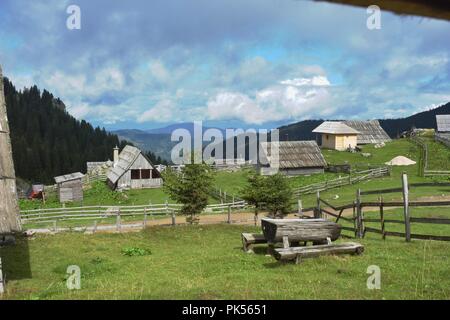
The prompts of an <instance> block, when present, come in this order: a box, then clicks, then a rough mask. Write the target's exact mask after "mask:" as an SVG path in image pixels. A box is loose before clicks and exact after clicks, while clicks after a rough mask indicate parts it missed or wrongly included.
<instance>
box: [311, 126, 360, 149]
mask: <svg viewBox="0 0 450 320" xmlns="http://www.w3.org/2000/svg"><path fill="white" fill-rule="evenodd" d="M312 132H314V133H319V134H321V135H322V136H321V138H322V143H321V146H322V148H325V149H334V150H339V151H343V150H347V149H348V148H351V149H353V148H355V147H356V145H357V139H358V133H359V132H358V131H357V130H355V129H353V128H351V127H349V126H348V125H346V124H344V123H342V122H340V121H325V122H323V123H322V124H321V125H320V126H318V127H317V128H315V129H314V130H313V131H312Z"/></svg>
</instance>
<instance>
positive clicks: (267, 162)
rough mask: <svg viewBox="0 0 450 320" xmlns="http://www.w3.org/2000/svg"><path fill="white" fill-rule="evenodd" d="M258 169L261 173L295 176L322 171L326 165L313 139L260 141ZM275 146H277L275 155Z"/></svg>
mask: <svg viewBox="0 0 450 320" xmlns="http://www.w3.org/2000/svg"><path fill="white" fill-rule="evenodd" d="M260 148H262V155H261V157H260V161H259V163H260V164H259V169H260V173H261V174H262V175H272V174H275V173H277V172H278V171H279V172H280V173H283V174H286V175H289V176H297V175H307V174H313V173H323V172H324V169H325V166H326V165H327V163H326V161H325V159H324V157H323V155H322V153H321V152H320V148H319V146H318V145H317V143H316V142H315V141H278V142H262V143H261V145H260ZM275 148H278V155H276V151H274V150H275Z"/></svg>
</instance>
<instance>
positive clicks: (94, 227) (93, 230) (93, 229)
mask: <svg viewBox="0 0 450 320" xmlns="http://www.w3.org/2000/svg"><path fill="white" fill-rule="evenodd" d="M96 231H97V220H94V226H93V227H92V234H94V233H95V232H96Z"/></svg>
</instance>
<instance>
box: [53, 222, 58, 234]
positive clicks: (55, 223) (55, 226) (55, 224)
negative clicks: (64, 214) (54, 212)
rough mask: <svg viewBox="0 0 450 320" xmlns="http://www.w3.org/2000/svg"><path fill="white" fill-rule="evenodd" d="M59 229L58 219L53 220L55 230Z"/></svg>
mask: <svg viewBox="0 0 450 320" xmlns="http://www.w3.org/2000/svg"><path fill="white" fill-rule="evenodd" d="M56 231H58V226H57V220H54V221H53V232H56Z"/></svg>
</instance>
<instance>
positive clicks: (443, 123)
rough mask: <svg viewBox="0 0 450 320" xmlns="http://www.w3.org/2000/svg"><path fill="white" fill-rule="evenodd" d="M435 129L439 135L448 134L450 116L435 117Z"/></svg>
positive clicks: (449, 130)
mask: <svg viewBox="0 0 450 320" xmlns="http://www.w3.org/2000/svg"><path fill="white" fill-rule="evenodd" d="M436 128H437V132H439V133H450V114H438V115H436Z"/></svg>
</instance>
